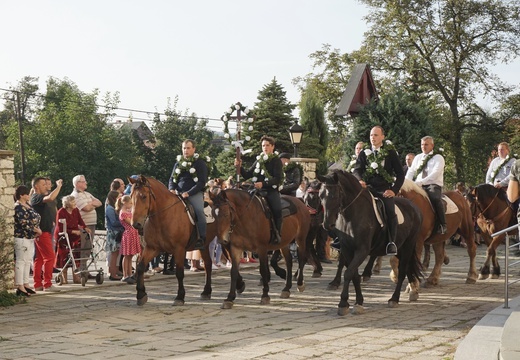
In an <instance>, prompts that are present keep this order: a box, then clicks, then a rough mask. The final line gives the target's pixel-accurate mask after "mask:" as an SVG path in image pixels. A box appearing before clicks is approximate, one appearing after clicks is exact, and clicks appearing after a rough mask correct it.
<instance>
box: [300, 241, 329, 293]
mask: <svg viewBox="0 0 520 360" xmlns="http://www.w3.org/2000/svg"><path fill="white" fill-rule="evenodd" d="M296 242H297V243H298V277H297V279H296V285H297V287H298V291H299V292H303V291H304V290H305V282H304V281H303V268H304V267H305V264H306V263H307V255H306V253H307V254H308V252H307V248H302V247H301V246H300V245H301V244H300V242H299V241H298V240H296ZM305 246H307V243H305ZM317 262H318V263H317V264H318V265H319V267H320V268H321V269H323V268H322V267H321V263H320V260H319V259H317ZM315 274H316V269H315V270H314V272H313V274H312V277H320V276H321V270H320V271H319V273H318V276H315Z"/></svg>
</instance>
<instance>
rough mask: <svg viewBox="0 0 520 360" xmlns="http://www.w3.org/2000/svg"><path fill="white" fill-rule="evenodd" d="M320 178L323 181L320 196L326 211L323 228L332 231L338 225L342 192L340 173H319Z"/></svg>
mask: <svg viewBox="0 0 520 360" xmlns="http://www.w3.org/2000/svg"><path fill="white" fill-rule="evenodd" d="M318 180H319V181H321V187H320V190H319V198H320V200H321V205H322V206H323V212H324V215H323V228H324V229H325V230H327V231H330V230H333V229H334V228H335V227H336V220H337V219H338V215H339V209H340V201H341V194H340V188H339V180H338V174H337V173H336V172H333V173H332V174H329V175H327V176H321V175H318Z"/></svg>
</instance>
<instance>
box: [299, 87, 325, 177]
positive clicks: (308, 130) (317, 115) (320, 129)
mask: <svg viewBox="0 0 520 360" xmlns="http://www.w3.org/2000/svg"><path fill="white" fill-rule="evenodd" d="M300 119H301V125H302V127H303V128H304V129H305V133H304V136H303V138H302V143H301V145H300V154H301V156H303V157H310V158H318V159H320V162H319V163H318V173H320V174H323V173H325V172H326V169H327V162H326V151H327V146H328V143H329V130H328V128H327V124H326V122H325V109H324V107H323V105H322V103H321V101H320V98H319V97H318V94H317V91H316V86H315V85H314V84H313V83H309V84H307V87H306V89H305V91H304V92H303V94H302V98H301V101H300Z"/></svg>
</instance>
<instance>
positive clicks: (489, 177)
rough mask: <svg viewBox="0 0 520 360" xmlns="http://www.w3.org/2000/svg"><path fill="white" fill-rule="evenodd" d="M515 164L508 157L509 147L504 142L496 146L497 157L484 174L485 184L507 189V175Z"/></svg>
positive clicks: (513, 160)
mask: <svg viewBox="0 0 520 360" xmlns="http://www.w3.org/2000/svg"><path fill="white" fill-rule="evenodd" d="M514 162H515V158H513V157H510V156H509V145H508V144H507V143H506V142H501V143H500V144H498V157H496V158H494V159H493V161H491V163H490V164H489V169H488V171H487V173H486V183H487V184H490V185H493V186H494V187H496V188H507V186H508V185H509V173H510V172H511V167H512V166H513V164H514Z"/></svg>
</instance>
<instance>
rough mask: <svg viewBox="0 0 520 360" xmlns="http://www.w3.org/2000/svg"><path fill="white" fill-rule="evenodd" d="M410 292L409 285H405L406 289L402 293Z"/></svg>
mask: <svg viewBox="0 0 520 360" xmlns="http://www.w3.org/2000/svg"><path fill="white" fill-rule="evenodd" d="M410 290H411V287H410V284H408V285H406V288H405V289H404V293H405V294H408V293H409V292H410Z"/></svg>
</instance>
